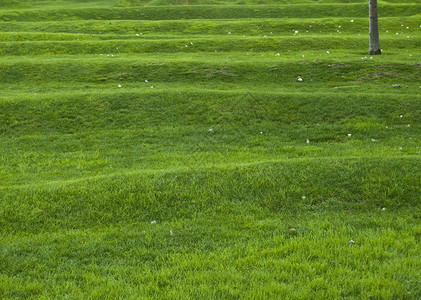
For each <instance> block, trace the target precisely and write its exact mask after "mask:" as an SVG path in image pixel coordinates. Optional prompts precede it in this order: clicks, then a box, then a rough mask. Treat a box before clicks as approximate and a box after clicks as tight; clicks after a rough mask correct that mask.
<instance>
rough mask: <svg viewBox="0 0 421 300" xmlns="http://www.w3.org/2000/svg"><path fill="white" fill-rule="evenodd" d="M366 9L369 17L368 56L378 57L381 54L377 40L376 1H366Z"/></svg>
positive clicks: (378, 39) (378, 40)
mask: <svg viewBox="0 0 421 300" xmlns="http://www.w3.org/2000/svg"><path fill="white" fill-rule="evenodd" d="M368 8H369V15H370V43H369V50H368V54H370V55H379V54H381V53H382V51H381V49H380V38H379V18H378V16H377V0H368Z"/></svg>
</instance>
